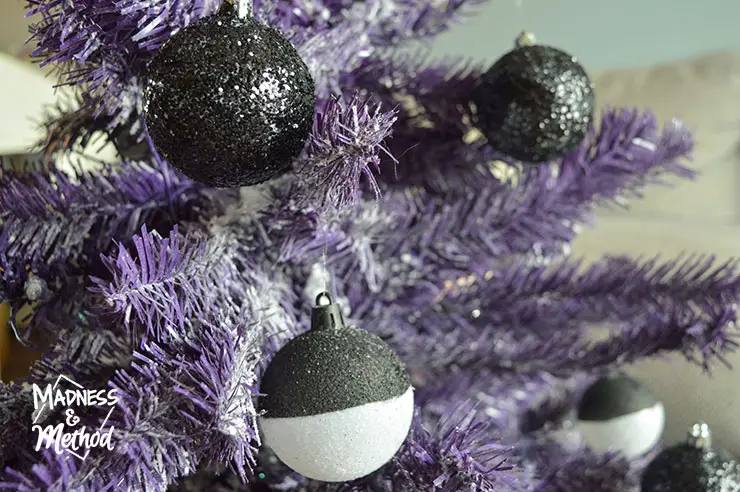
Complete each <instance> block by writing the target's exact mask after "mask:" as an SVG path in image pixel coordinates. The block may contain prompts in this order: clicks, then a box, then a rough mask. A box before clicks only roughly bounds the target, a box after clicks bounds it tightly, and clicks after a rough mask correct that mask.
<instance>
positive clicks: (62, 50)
mask: <svg viewBox="0 0 740 492" xmlns="http://www.w3.org/2000/svg"><path fill="white" fill-rule="evenodd" d="M27 1H28V7H27V10H28V14H27V17H31V18H34V19H36V20H35V21H34V22H32V23H31V37H30V39H29V42H32V43H34V44H36V46H37V47H36V49H35V50H34V51H33V53H32V54H33V56H34V57H35V58H37V59H38V60H39V61H40V62H41V65H42V66H45V65H48V64H54V65H56V66H57V67H59V68H60V71H61V74H60V75H61V80H60V82H61V83H62V84H69V85H79V86H82V87H84V88H85V92H86V95H87V99H88V104H89V107H91V108H94V111H95V112H96V117H97V119H99V120H101V121H102V122H103V123H102V124H101V126H105V127H107V128H108V129H113V128H114V127H116V126H118V125H122V124H124V123H126V122H127V121H129V120H130V119H131V116H132V114H135V113H136V114H138V112H140V109H141V102H140V99H141V96H140V86H139V82H138V81H137V80H136V78H137V77H139V76H141V75H142V73H143V69H144V68H145V66H146V63H147V62H148V60H149V59H151V57H152V56H153V55H154V54H155V53H156V52H157V50H158V49H159V47H160V46H161V45H162V44H163V43H164V42H165V41H167V39H169V37H170V36H171V35H172V33H173V32H176V31H177V30H178V29H182V28H183V27H186V26H187V25H189V24H190V23H192V22H194V21H196V20H198V19H199V18H201V17H204V16H206V15H209V14H211V13H213V12H215V11H216V9H217V8H218V7H219V6H220V4H221V3H222V2H221V0H176V1H166V0H155V1H153V2H140V1H138V0H109V1H107V2H89V1H87V0H72V1H67V2H58V1H55V0H27ZM82 111H85V109H84V108H83V109H82Z"/></svg>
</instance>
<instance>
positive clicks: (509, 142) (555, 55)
mask: <svg viewBox="0 0 740 492" xmlns="http://www.w3.org/2000/svg"><path fill="white" fill-rule="evenodd" d="M474 102H475V105H476V108H477V115H478V116H477V123H476V126H477V127H478V129H479V130H481V132H482V133H483V134H484V135H485V136H486V138H487V139H488V142H489V143H490V144H491V146H493V148H494V149H496V150H497V151H499V152H501V153H503V154H506V155H508V156H509V157H513V158H514V159H518V160H521V161H524V162H527V163H539V162H543V161H549V160H553V159H558V158H561V157H563V156H565V155H567V154H568V153H569V152H570V151H572V150H574V149H575V147H576V146H577V145H578V144H579V143H580V142H581V141H582V140H583V138H584V137H585V136H586V134H587V133H588V130H589V127H590V125H591V121H592V119H593V113H594V104H595V100H594V91H593V86H592V84H591V80H590V79H589V77H588V75H587V74H586V72H585V71H584V69H583V67H582V66H581V65H580V64H579V63H578V62H577V61H576V59H575V58H573V57H572V56H571V55H569V54H568V53H565V52H564V51H561V50H559V49H557V48H553V47H550V46H542V45H532V46H521V47H518V48H515V49H514V50H512V51H510V52H508V53H507V54H505V55H504V56H503V57H501V58H500V59H499V60H498V61H497V62H496V63H495V64H494V65H493V66H492V67H491V68H490V69H489V70H488V71H487V72H486V73H485V75H483V77H482V78H481V80H480V83H479V86H478V88H477V90H476V94H475V98H474Z"/></svg>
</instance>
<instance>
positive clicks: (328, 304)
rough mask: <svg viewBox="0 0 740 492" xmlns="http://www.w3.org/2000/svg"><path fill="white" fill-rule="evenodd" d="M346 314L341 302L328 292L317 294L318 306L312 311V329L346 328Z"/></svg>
mask: <svg viewBox="0 0 740 492" xmlns="http://www.w3.org/2000/svg"><path fill="white" fill-rule="evenodd" d="M344 327H345V325H344V316H342V308H341V306H340V305H339V304H335V303H334V298H333V297H332V296H331V294H329V293H328V292H321V293H320V294H319V295H317V296H316V306H315V307H314V308H313V310H312V311H311V329H312V330H340V329H342V328H344Z"/></svg>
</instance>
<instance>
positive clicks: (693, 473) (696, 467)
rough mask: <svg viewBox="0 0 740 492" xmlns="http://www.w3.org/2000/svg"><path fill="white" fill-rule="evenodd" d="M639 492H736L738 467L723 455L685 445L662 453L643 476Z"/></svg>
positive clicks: (738, 486)
mask: <svg viewBox="0 0 740 492" xmlns="http://www.w3.org/2000/svg"><path fill="white" fill-rule="evenodd" d="M641 490H642V492H739V491H740V464H738V462H737V461H736V460H734V459H733V458H732V456H730V455H729V454H728V453H727V452H725V451H705V450H702V449H697V448H694V447H691V446H688V445H686V444H681V445H678V446H674V447H670V448H668V449H665V450H664V451H662V452H661V453H660V454H659V455H658V456H656V457H655V459H654V460H653V461H651V462H650V464H649V465H648V466H647V468H646V469H645V471H644V472H643V474H642V488H641Z"/></svg>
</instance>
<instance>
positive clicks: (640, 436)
mask: <svg viewBox="0 0 740 492" xmlns="http://www.w3.org/2000/svg"><path fill="white" fill-rule="evenodd" d="M664 427H665V408H664V407H663V404H662V403H661V402H660V401H659V400H658V399H657V398H656V397H655V395H653V394H652V393H651V392H650V390H648V389H647V388H646V387H645V386H643V385H642V384H640V383H638V382H637V381H635V380H634V379H631V378H629V377H627V376H623V375H617V376H609V377H604V378H601V379H599V380H598V381H596V382H595V383H593V384H592V385H591V386H590V387H589V388H588V389H587V390H586V392H585V393H584V394H583V397H582V398H581V401H580V404H579V405H578V415H577V420H576V428H577V430H578V432H579V433H580V435H581V437H582V438H583V441H584V442H585V443H586V445H588V446H589V447H590V448H591V449H593V450H594V451H597V452H607V451H619V452H620V453H622V454H623V455H625V456H626V457H628V458H636V457H639V456H642V455H644V454H645V453H647V452H648V451H650V450H651V449H652V448H653V447H654V446H655V445H656V444H657V443H658V442H659V441H660V439H661V437H662V435H663V429H664Z"/></svg>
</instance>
